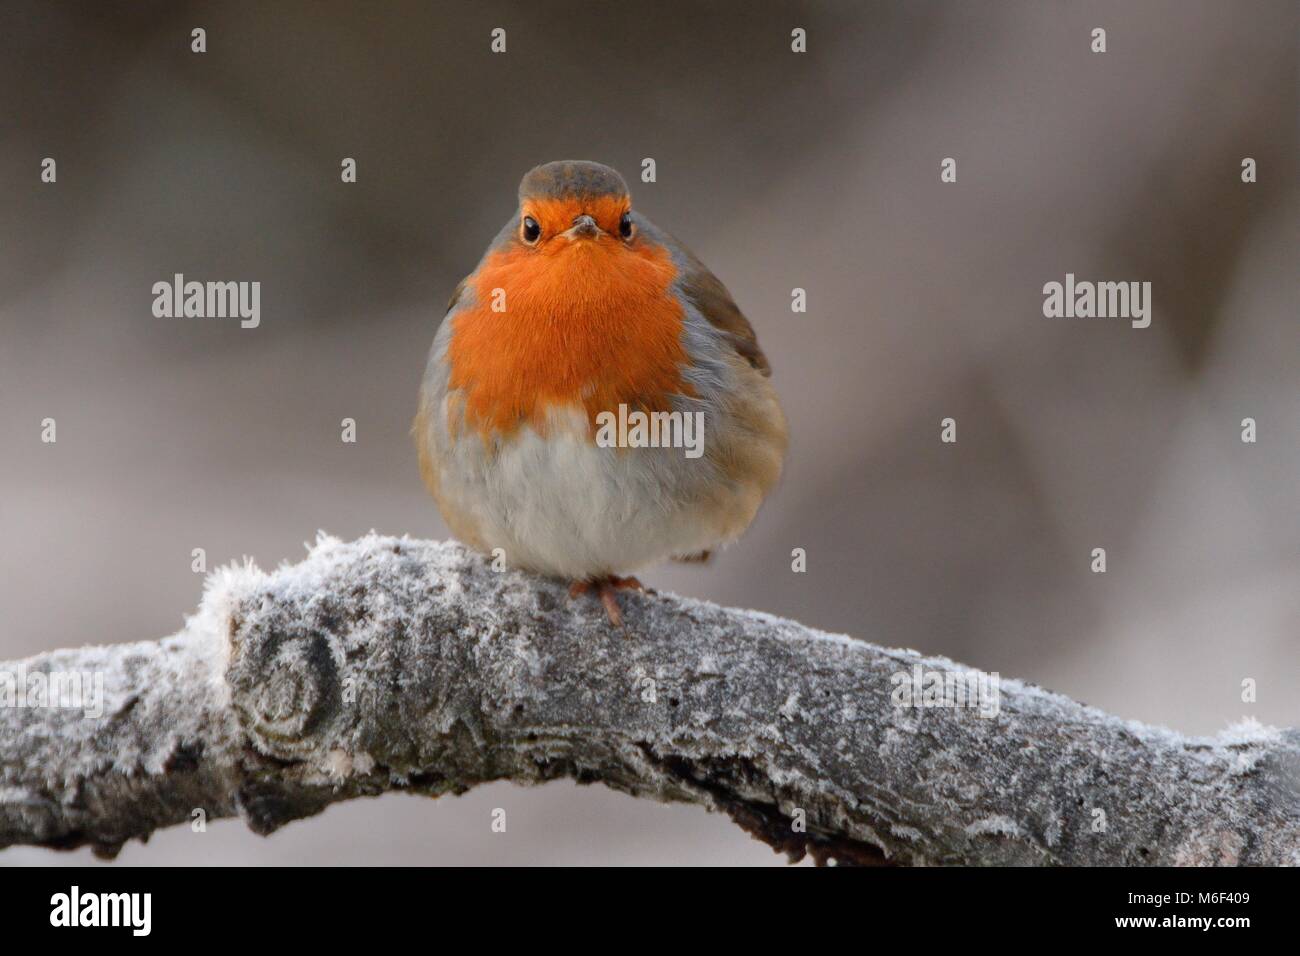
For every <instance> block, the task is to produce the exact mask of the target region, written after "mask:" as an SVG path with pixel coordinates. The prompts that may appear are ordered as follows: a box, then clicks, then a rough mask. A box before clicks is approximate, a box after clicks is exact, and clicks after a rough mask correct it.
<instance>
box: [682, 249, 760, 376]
mask: <svg viewBox="0 0 1300 956" xmlns="http://www.w3.org/2000/svg"><path fill="white" fill-rule="evenodd" d="M675 244H676V246H677V248H678V250H679V251H680V252H681V254H682V259H684V260H685V262H686V269H685V270H684V273H683V275H682V290H683V291H684V292H685V293H686V295H687V297H688V298H689V299H690V300H691V302H693V303H694V304H695V307H696V308H697V309H699V310H700V314H701V315H703V316H704V317H705V318H706V319H708V320H709V324H710V325H712V326H713V327H714V328H715V329H719V330H720V331H722V332H725V333H726V335H727V338H728V339H729V340H730V341H731V343H732V345H733V346H734V347H735V349H736V351H737V352H738V353H739V354H740V356H741V357H742V358H744V359H745V360H746V361H748V362H749V364H750V365H752V366H753V367H754V368H756V369H758V371H760V372H761V373H762V374H764V375H771V374H772V367H771V366H770V365H768V364H767V356H765V355H764V354H763V350H762V349H760V348H759V347H758V336H757V335H755V334H754V327H753V326H752V325H750V324H749V319H747V318H745V313H743V312H741V311H740V307H739V306H738V305H736V302H735V300H734V299H732V298H731V293H730V292H728V291H727V287H726V286H725V285H723V284H722V283H721V281H719V279H718V277H717V276H715V275H714V274H713V273H712V272H710V271H709V270H708V267H706V266H705V265H704V263H702V262H701V261H700V260H699V259H697V258H695V256H694V254H693V253H691V252H690V250H688V249H686V248H685V247H684V246H682V245H681V243H675Z"/></svg>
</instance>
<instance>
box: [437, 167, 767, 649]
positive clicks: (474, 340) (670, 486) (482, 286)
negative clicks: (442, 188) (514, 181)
mask: <svg viewBox="0 0 1300 956" xmlns="http://www.w3.org/2000/svg"><path fill="white" fill-rule="evenodd" d="M646 423H649V424H648V425H647V424H646ZM412 433H413V436H414V440H415V444H416V448H417V452H418V457H419V462H420V473H421V477H422V478H423V481H424V483H425V485H426V486H427V488H428V490H429V491H430V493H431V494H432V496H433V498H434V500H435V501H436V503H437V505H438V508H439V510H440V511H441V513H442V516H443V518H444V520H445V521H446V523H447V526H448V527H449V528H450V530H451V532H452V534H454V535H455V536H456V537H458V538H460V539H461V540H462V541H463V542H465V543H466V544H468V545H469V546H471V547H472V548H474V549H477V550H479V551H481V552H484V553H487V554H492V555H494V556H496V557H498V558H501V557H504V559H505V564H508V565H509V566H511V567H516V568H519V569H522V570H526V571H531V572H535V573H539V574H542V575H546V576H550V577H554V578H560V579H567V580H569V581H571V582H572V584H571V587H570V591H569V593H570V597H571V599H575V598H577V597H578V596H580V595H582V594H591V595H593V596H596V597H598V598H599V600H600V603H601V605H602V606H603V608H604V610H605V612H606V616H607V617H608V619H609V623H610V624H611V625H612V626H613V627H616V628H617V627H621V626H622V625H623V615H622V609H621V607H620V604H619V601H618V592H619V591H622V590H625V589H635V590H644V588H643V586H642V584H641V582H640V581H639V580H638V579H637V578H636V577H634V576H631V575H632V573H633V572H636V571H640V570H642V569H643V568H646V567H648V566H651V565H655V564H659V563H662V562H664V561H667V560H670V559H676V560H683V561H700V560H707V559H708V557H709V556H710V554H712V553H713V552H714V551H716V550H717V549H718V548H720V547H722V546H724V545H727V544H730V543H731V542H733V541H735V540H736V539H737V538H738V537H740V535H741V534H742V533H743V532H744V531H745V530H746V529H747V528H748V527H749V525H750V524H751V522H752V521H753V520H754V517H755V515H756V514H757V513H758V510H759V506H760V505H761V504H762V503H763V501H764V499H765V498H767V496H768V495H769V493H770V492H771V491H772V490H773V488H774V487H775V486H776V485H777V483H778V480H779V478H780V475H781V471H782V468H783V465H784V461H785V457H786V450H787V444H788V437H787V436H788V431H787V424H786V417H785V413H784V411H783V409H782V407H781V403H780V400H779V399H778V397H777V393H776V390H775V389H774V388H773V386H772V383H771V367H770V365H769V364H768V360H767V357H766V356H765V355H764V354H763V351H762V350H761V349H760V348H759V345H758V338H757V335H756V334H755V332H754V328H753V326H752V325H751V324H750V322H749V320H748V319H746V318H745V315H744V313H742V312H741V310H740V308H739V307H738V306H737V305H736V303H735V300H734V299H733V298H732V296H731V293H730V292H728V291H727V288H726V287H725V286H724V285H723V284H722V282H721V281H719V280H718V278H717V277H716V276H714V274H713V273H712V272H710V271H709V270H708V269H707V268H706V267H705V266H704V264H703V263H702V262H701V261H700V260H699V259H698V258H697V257H696V256H695V255H694V254H693V253H692V252H690V250H688V249H687V248H686V246H684V245H683V244H682V243H680V242H679V241H677V240H676V239H674V238H673V237H672V236H670V235H669V234H668V233H666V232H664V231H663V230H661V229H659V228H658V227H657V226H655V225H654V224H653V223H652V222H651V221H650V220H649V219H648V218H646V217H645V216H644V215H642V214H641V213H640V212H638V211H636V210H634V209H633V208H632V201H631V196H630V192H629V190H628V187H627V183H626V181H625V180H624V179H623V177H622V176H621V175H619V173H618V172H616V171H615V170H614V169H612V168H610V167H609V166H606V165H603V164H601V163H596V162H590V161H585V160H564V161H559V162H551V163H545V164H543V165H540V166H536V167H534V168H533V169H531V170H529V171H528V172H527V173H526V174H525V175H524V177H523V179H522V180H521V182H520V185H519V191H518V206H517V208H516V210H515V214H514V215H513V216H512V217H511V218H510V219H509V220H508V221H507V222H506V224H505V226H504V227H503V228H502V229H501V230H500V232H499V233H498V234H497V236H496V238H495V239H494V240H493V241H492V242H491V244H490V245H489V246H488V248H487V251H486V252H485V253H484V255H483V257H482V258H481V260H480V261H479V263H478V265H477V267H476V268H475V269H474V271H473V272H472V273H471V274H470V275H468V276H467V277H466V278H465V279H463V280H462V281H461V282H460V284H459V285H457V286H456V289H455V292H454V293H453V294H452V296H451V300H450V302H449V304H448V306H447V310H446V313H445V314H444V316H443V318H442V321H441V322H440V323H439V325H438V328H437V331H436V334H435V336H434V340H433V345H432V347H431V348H430V350H429V356H428V361H427V364H426V367H425V372H424V378H423V381H422V383H421V386H420V395H419V404H418V409H417V412H416V415H415V421H414V423H413V425H412ZM688 441H689V442H690V444H688ZM498 549H499V550H498Z"/></svg>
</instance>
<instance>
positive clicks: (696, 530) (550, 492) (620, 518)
mask: <svg viewBox="0 0 1300 956" xmlns="http://www.w3.org/2000/svg"><path fill="white" fill-rule="evenodd" d="M712 467H713V466H712V465H711V464H710V463H708V461H707V460H706V459H701V458H687V457H686V455H685V453H684V451H683V449H681V448H622V449H620V448H602V447H598V446H597V445H595V444H594V443H593V442H592V441H591V438H590V437H589V433H588V430H587V424H586V421H585V418H584V416H583V415H582V414H581V413H580V412H579V411H578V410H576V409H574V410H572V412H571V413H562V414H560V415H556V416H554V417H553V418H552V421H551V423H550V425H549V427H548V428H547V434H546V437H542V435H540V434H539V433H538V432H537V431H535V430H534V429H533V428H532V427H530V426H524V427H523V428H521V429H520V430H519V431H518V432H516V433H515V434H514V435H513V436H511V437H510V438H508V439H505V440H504V441H503V442H502V443H501V444H500V445H498V446H495V447H488V446H486V445H485V444H484V442H483V441H482V439H481V438H480V436H479V435H478V434H476V433H474V432H468V433H462V434H461V435H460V436H459V437H458V438H456V439H454V440H452V441H451V442H450V447H449V448H448V449H447V454H445V455H444V456H442V461H441V468H440V486H441V493H442V496H443V497H444V499H445V500H446V502H447V503H448V504H450V505H451V506H452V507H453V508H455V509H456V511H458V512H459V513H461V514H462V515H464V516H465V517H466V518H468V519H469V521H470V522H471V523H472V524H473V525H474V526H476V528H477V531H478V534H479V537H480V538H481V539H482V542H483V544H484V545H485V546H486V547H487V548H489V549H495V548H501V549H503V550H504V552H505V560H506V562H507V563H508V564H510V565H511V566H514V567H522V568H527V569H530V570H534V571H541V572H543V573H547V574H554V575H559V576H564V577H572V578H584V577H590V576H595V575H604V574H621V573H627V572H631V571H634V570H636V569H638V568H641V567H644V566H646V565H649V564H653V563H656V562H659V561H663V560H666V559H668V558H670V557H673V556H676V555H685V554H691V553H694V552H698V551H703V550H706V549H708V548H710V547H713V546H714V545H716V544H717V543H718V541H719V538H720V537H721V536H722V529H721V527H720V525H719V519H720V516H718V515H715V514H714V513H713V512H715V511H716V510H717V509H716V504H711V503H710V502H711V501H713V500H714V499H713V496H711V495H710V494H708V493H707V491H708V489H709V488H710V487H714V486H716V476H714V475H712V473H711V469H712ZM711 479H712V480H711Z"/></svg>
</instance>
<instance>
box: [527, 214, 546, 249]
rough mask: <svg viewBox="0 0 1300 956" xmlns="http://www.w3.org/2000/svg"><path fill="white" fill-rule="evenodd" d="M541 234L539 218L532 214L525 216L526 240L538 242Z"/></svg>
mask: <svg viewBox="0 0 1300 956" xmlns="http://www.w3.org/2000/svg"><path fill="white" fill-rule="evenodd" d="M541 234H542V227H541V226H539V225H537V220H536V219H534V218H533V217H532V216H524V242H530V243H531V242H536V241H537V237H538V236H540V235H541Z"/></svg>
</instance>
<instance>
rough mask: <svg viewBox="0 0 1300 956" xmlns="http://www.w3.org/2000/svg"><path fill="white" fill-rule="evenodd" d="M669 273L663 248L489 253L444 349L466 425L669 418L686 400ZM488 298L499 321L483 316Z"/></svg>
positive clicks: (490, 430)
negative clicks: (556, 411)
mask: <svg viewBox="0 0 1300 956" xmlns="http://www.w3.org/2000/svg"><path fill="white" fill-rule="evenodd" d="M675 275H676V270H675V269H674V267H673V265H672V262H671V260H670V258H669V255H668V252H667V251H666V250H665V249H662V248H659V247H655V246H651V245H649V244H648V243H640V242H638V243H634V244H632V245H627V244H625V243H623V242H622V241H621V240H618V239H615V238H613V237H612V236H601V237H600V238H597V239H589V240H579V241H576V242H570V241H568V240H566V239H564V238H557V239H555V240H553V241H551V242H549V243H543V244H542V245H541V246H539V247H537V248H526V247H516V246H512V247H509V248H507V249H505V250H502V251H499V252H496V253H493V254H492V255H491V256H490V257H489V258H488V259H487V260H486V261H485V262H484V264H483V266H482V267H481V268H480V269H479V271H478V273H476V275H475V276H474V277H473V279H472V280H471V281H472V285H473V288H474V292H475V303H476V304H475V305H474V307H473V308H472V309H468V310H464V311H462V312H460V313H459V314H457V315H456V316H455V319H454V322H455V324H454V326H453V329H452V337H451V342H450V344H449V346H448V358H449V361H450V366H451V375H450V381H449V385H450V387H451V388H452V389H461V390H462V392H461V394H462V396H463V411H464V415H465V421H466V423H467V424H468V425H469V426H470V427H472V428H475V429H476V430H478V431H479V432H480V433H481V434H482V435H483V436H484V437H485V438H486V437H488V436H490V435H493V434H509V433H510V432H512V431H513V430H515V429H516V428H518V427H519V426H520V425H522V424H525V423H528V424H531V425H533V426H534V427H535V428H537V429H538V430H539V431H540V430H543V429H544V428H545V425H546V415H547V411H548V409H550V408H551V407H552V406H555V405H570V406H576V407H579V408H583V409H584V410H585V412H586V415H587V418H588V421H589V423H591V425H592V427H593V428H594V427H595V416H596V414H597V413H598V412H601V411H616V410H617V409H618V406H619V405H620V404H626V405H627V406H628V407H629V408H630V409H636V408H640V409H644V410H646V411H667V410H670V409H669V404H668V395H669V394H670V393H673V392H677V393H682V394H691V392H690V389H689V387H688V386H687V385H686V384H685V383H684V382H683V381H682V377H681V368H682V366H683V365H685V363H686V362H687V355H686V352H685V349H684V348H683V347H682V344H681V333H682V322H683V314H682V308H681V305H680V304H679V303H678V301H677V300H676V298H675V297H674V296H672V295H671V294H670V293H669V288H670V286H671V284H672V282H673V279H674V277H675ZM496 290H501V293H504V311H500V312H498V311H494V310H493V308H492V306H493V303H494V301H501V299H500V296H501V293H497V292H496Z"/></svg>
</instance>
